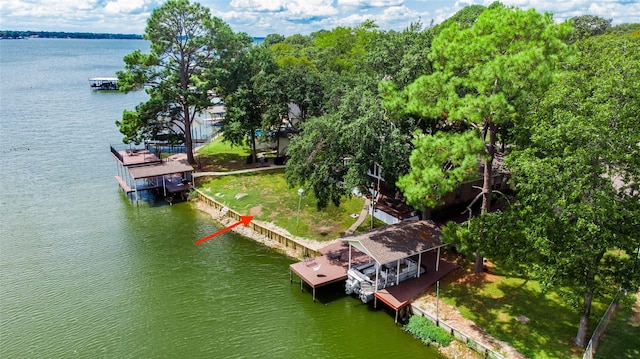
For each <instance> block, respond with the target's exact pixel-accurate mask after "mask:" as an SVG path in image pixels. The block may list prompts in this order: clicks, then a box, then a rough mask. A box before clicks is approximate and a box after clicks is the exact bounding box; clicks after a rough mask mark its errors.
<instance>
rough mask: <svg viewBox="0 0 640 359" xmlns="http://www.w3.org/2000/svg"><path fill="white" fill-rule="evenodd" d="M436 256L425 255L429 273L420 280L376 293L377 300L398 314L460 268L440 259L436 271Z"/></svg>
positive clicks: (424, 263) (413, 280) (424, 260)
mask: <svg viewBox="0 0 640 359" xmlns="http://www.w3.org/2000/svg"><path fill="white" fill-rule="evenodd" d="M435 257H436V256H435V254H433V253H429V254H428V255H423V258H422V260H423V262H422V263H423V267H427V271H426V272H425V273H423V274H422V275H420V277H419V278H413V279H409V280H406V281H404V282H402V283H400V284H398V285H394V286H391V287H387V288H384V289H381V290H379V291H377V292H375V293H374V296H375V298H376V300H378V299H379V300H380V301H382V302H383V303H384V304H386V305H388V306H389V307H391V309H393V310H395V311H396V312H397V311H398V310H400V309H402V308H404V307H406V306H407V305H409V304H411V302H412V301H413V300H414V299H415V298H416V297H417V296H419V295H420V294H422V293H424V292H425V291H426V290H427V288H429V287H431V286H432V285H434V284H435V283H436V282H437V281H439V280H440V279H442V278H443V277H444V276H446V275H447V274H449V273H451V272H452V271H454V270H455V269H457V268H459V267H460V266H459V265H457V264H455V263H451V262H447V261H445V260H443V259H440V264H439V266H438V271H436V268H435V263H436V258H435Z"/></svg>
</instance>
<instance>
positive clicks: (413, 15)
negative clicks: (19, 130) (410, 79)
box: [0, 0, 640, 36]
mask: <svg viewBox="0 0 640 359" xmlns="http://www.w3.org/2000/svg"><path fill="white" fill-rule="evenodd" d="M192 1H193V0H192ZM163 2H164V0H0V29H2V30H34V31H69V32H110V33H135V34H142V32H143V31H144V28H145V25H146V19H147V18H148V17H149V14H150V12H151V11H152V10H153V9H154V8H156V7H158V6H159V5H161V4H162V3H163ZM194 2H195V1H194ZM197 2H199V3H200V4H202V5H204V6H207V7H209V8H210V9H211V13H212V15H214V16H217V17H219V18H221V19H223V20H224V21H225V22H226V23H227V24H229V25H230V26H231V28H232V29H233V30H234V31H236V32H239V31H244V32H246V33H248V34H249V35H251V36H265V35H268V34H272V33H278V34H282V35H286V36H289V35H292V34H303V35H307V34H309V33H311V32H313V31H317V30H321V29H332V28H334V27H336V26H353V25H357V24H360V23H362V22H363V21H365V20H368V19H371V20H374V21H375V22H376V23H377V24H378V25H379V26H380V28H382V29H385V30H391V29H393V30H402V29H404V28H406V27H407V26H408V25H409V24H411V23H412V22H416V21H421V22H422V23H423V24H425V25H429V24H430V23H431V21H432V20H433V21H434V22H435V23H439V22H441V21H442V20H444V19H446V18H447V17H449V16H451V15H452V14H454V13H455V12H456V11H458V10H460V9H461V8H463V7H465V6H467V5H470V4H481V5H489V4H490V3H491V2H493V0H459V1H451V0H231V1H228V0H227V1H219V0H200V1H197ZM502 3H504V4H506V5H515V6H518V7H520V8H523V9H529V8H535V9H536V10H538V11H541V12H547V11H548V12H551V13H553V14H554V18H555V19H556V20H557V21H562V20H565V19H567V18H570V17H573V16H578V15H585V14H589V15H598V16H601V17H604V18H607V19H613V23H614V24H620V23H625V22H640V0H602V1H589V0H503V1H502Z"/></svg>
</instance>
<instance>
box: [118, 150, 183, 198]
mask: <svg viewBox="0 0 640 359" xmlns="http://www.w3.org/2000/svg"><path fill="white" fill-rule="evenodd" d="M111 155H112V156H113V157H114V158H115V159H116V163H117V167H118V168H117V170H118V174H117V175H116V176H115V179H116V182H118V184H119V185H120V188H122V190H123V191H124V192H125V193H127V194H130V193H133V194H134V198H135V201H136V203H137V202H138V199H139V197H138V192H140V191H148V190H158V191H159V192H161V194H162V195H163V196H164V197H165V198H166V199H167V201H168V202H169V203H171V202H172V201H173V196H174V195H175V194H181V195H183V194H185V193H186V192H188V191H189V190H191V188H192V185H191V181H192V172H193V167H192V166H191V165H189V164H188V163H187V162H186V161H183V160H164V161H163V160H160V159H159V158H158V157H157V156H156V155H154V154H153V153H151V152H150V151H148V150H146V149H134V150H132V149H129V150H121V151H118V150H116V149H115V148H114V147H113V146H112V147H111Z"/></svg>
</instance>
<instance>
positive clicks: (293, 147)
mask: <svg viewBox="0 0 640 359" xmlns="http://www.w3.org/2000/svg"><path fill="white" fill-rule="evenodd" d="M368 87H370V86H366V85H360V86H356V87H354V88H352V89H348V90H346V91H345V94H344V96H343V97H342V99H341V102H340V105H339V106H338V108H337V109H336V110H335V111H333V112H331V113H328V114H325V115H323V116H320V117H312V118H310V119H309V120H307V121H306V122H305V123H303V124H302V126H301V134H300V135H299V136H296V137H294V138H293V139H292V140H291V143H290V144H289V154H290V156H291V157H290V159H289V161H288V163H287V169H286V172H285V177H286V179H287V182H288V183H289V185H291V186H292V187H293V186H298V185H301V186H304V187H306V188H311V189H312V190H313V191H314V194H315V196H316V198H317V199H318V202H317V206H318V208H319V209H322V208H325V207H326V206H327V205H328V203H329V202H333V203H334V204H335V205H336V206H338V205H340V200H341V197H342V196H344V195H349V194H350V193H351V191H352V190H353V189H354V188H359V189H360V190H362V191H364V190H366V188H368V187H369V185H370V182H369V179H368V176H367V170H368V169H370V168H373V165H374V164H376V163H377V164H381V165H383V166H389V167H388V168H394V167H397V166H394V165H392V164H390V161H391V159H395V158H398V157H399V158H403V159H406V156H408V153H405V152H404V150H403V149H402V147H397V148H395V154H393V153H391V146H389V143H397V142H396V140H395V138H394V132H393V131H392V130H391V129H390V128H389V127H388V122H386V121H384V119H383V112H382V110H381V108H380V101H379V99H378V98H377V97H376V96H375V93H374V92H373V91H372V90H371V89H370V88H368ZM384 136H386V138H385V137H384ZM398 154H401V155H400V156H398ZM389 173H390V174H391V173H393V172H392V171H389Z"/></svg>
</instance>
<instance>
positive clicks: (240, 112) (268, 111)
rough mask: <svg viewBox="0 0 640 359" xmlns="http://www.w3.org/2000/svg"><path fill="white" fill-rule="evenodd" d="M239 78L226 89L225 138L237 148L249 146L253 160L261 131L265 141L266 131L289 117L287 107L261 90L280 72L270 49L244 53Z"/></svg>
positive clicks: (237, 63) (238, 61) (256, 48)
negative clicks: (266, 80)
mask: <svg viewBox="0 0 640 359" xmlns="http://www.w3.org/2000/svg"><path fill="white" fill-rule="evenodd" d="M234 67H235V69H234V73H235V74H236V76H235V80H234V82H233V85H234V86H235V88H227V91H228V93H229V94H228V95H227V96H226V97H225V105H226V109H227V113H226V115H225V117H224V119H223V120H222V128H223V129H224V138H225V140H227V141H230V142H231V143H233V144H236V145H243V144H244V143H245V141H247V139H248V142H249V145H250V147H251V152H252V158H253V159H255V158H256V152H257V150H256V140H257V137H258V130H262V136H260V137H262V138H266V135H267V132H268V131H267V130H269V129H271V128H272V127H274V126H276V125H277V124H278V122H281V120H282V116H283V115H284V114H286V110H284V109H283V107H285V108H286V103H282V101H281V100H280V101H274V102H271V101H270V100H273V99H274V96H273V95H269V94H267V93H266V92H265V90H264V89H262V91H261V89H260V83H261V80H260V79H262V78H265V77H268V76H271V74H273V73H275V71H277V65H276V63H275V61H274V58H273V56H272V53H271V52H270V51H269V48H268V47H267V46H262V45H261V46H253V47H251V48H250V49H249V51H246V52H243V53H242V54H241V55H240V56H238V58H237V59H236V61H235V63H234Z"/></svg>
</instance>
